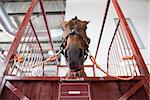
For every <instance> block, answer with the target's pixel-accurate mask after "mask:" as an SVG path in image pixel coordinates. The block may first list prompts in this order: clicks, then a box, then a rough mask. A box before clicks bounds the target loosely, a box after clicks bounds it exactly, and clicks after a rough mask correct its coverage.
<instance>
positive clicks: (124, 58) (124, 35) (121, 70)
mask: <svg viewBox="0 0 150 100" xmlns="http://www.w3.org/2000/svg"><path fill="white" fill-rule="evenodd" d="M112 4H113V6H114V8H115V11H116V13H117V15H118V25H117V26H116V30H115V33H114V36H113V38H112V41H111V44H110V47H109V50H108V56H107V71H108V73H109V74H111V75H115V76H131V74H132V73H133V71H134V68H135V76H137V75H144V76H145V75H146V76H147V75H148V74H149V73H148V69H147V67H146V64H145V62H144V60H143V57H142V55H141V53H140V50H139V48H138V46H137V43H136V41H135V39H134V37H133V35H132V32H131V30H130V28H129V26H128V23H127V21H126V19H125V17H124V15H123V13H122V11H121V9H120V6H119V4H118V2H117V0H112Z"/></svg>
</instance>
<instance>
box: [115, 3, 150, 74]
mask: <svg viewBox="0 0 150 100" xmlns="http://www.w3.org/2000/svg"><path fill="white" fill-rule="evenodd" d="M112 2H113V5H114V7H115V10H116V12H117V14H118V17H119V19H120V23H121V25H122V27H123V29H124V31H125V33H126V36H127V39H128V41H129V44H130V47H131V49H132V51H133V55H134V56H135V58H136V63H137V66H138V68H139V70H140V73H141V75H148V74H149V72H148V69H147V67H146V64H145V62H144V59H143V57H142V55H141V53H140V50H139V48H138V46H137V44H136V41H135V39H134V37H133V35H132V32H131V30H130V28H129V26H128V24H127V21H126V20H125V17H124V15H123V13H122V10H121V8H120V6H119V4H118V2H117V0H112Z"/></svg>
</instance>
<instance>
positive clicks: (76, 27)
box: [63, 17, 89, 77]
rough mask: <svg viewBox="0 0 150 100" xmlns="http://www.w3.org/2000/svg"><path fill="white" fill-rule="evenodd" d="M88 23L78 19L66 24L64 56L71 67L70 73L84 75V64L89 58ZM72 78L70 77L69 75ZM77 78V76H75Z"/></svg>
mask: <svg viewBox="0 0 150 100" xmlns="http://www.w3.org/2000/svg"><path fill="white" fill-rule="evenodd" d="M88 23H89V22H88V21H81V20H79V19H77V17H75V18H73V19H72V20H69V21H67V22H64V28H65V29H64V30H65V33H66V37H65V40H64V42H63V47H64V49H65V50H64V55H65V58H66V61H67V64H68V66H69V69H70V72H73V73H74V72H75V74H76V73H78V72H80V73H78V76H81V77H82V76H84V75H83V73H84V72H83V63H84V61H85V60H86V58H87V54H86V52H87V51H88V45H89V38H88V37H87V34H86V29H87V24H88ZM69 76H70V75H69ZM74 76H76V75H74Z"/></svg>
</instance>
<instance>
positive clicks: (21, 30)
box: [3, 0, 37, 74]
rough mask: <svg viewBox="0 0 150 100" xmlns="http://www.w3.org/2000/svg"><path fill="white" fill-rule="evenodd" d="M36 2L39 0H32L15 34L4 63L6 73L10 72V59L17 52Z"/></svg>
mask: <svg viewBox="0 0 150 100" xmlns="http://www.w3.org/2000/svg"><path fill="white" fill-rule="evenodd" d="M36 3H37V0H32V3H31V5H30V8H29V9H28V11H27V12H28V13H26V15H25V18H24V20H23V22H22V24H21V26H20V28H19V30H18V32H17V34H16V36H15V39H14V41H13V43H12V45H11V47H10V49H9V52H8V55H7V57H6V59H5V61H4V65H3V67H4V68H5V73H4V74H6V73H8V69H9V68H8V67H7V65H8V64H9V61H10V59H11V57H12V56H13V55H14V54H15V53H16V50H17V47H18V45H19V43H20V40H21V38H22V36H23V33H24V31H25V29H26V26H27V25H28V22H29V20H30V17H31V15H32V12H33V9H34V7H35V5H36Z"/></svg>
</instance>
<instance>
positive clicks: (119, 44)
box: [116, 30, 129, 76]
mask: <svg viewBox="0 0 150 100" xmlns="http://www.w3.org/2000/svg"><path fill="white" fill-rule="evenodd" d="M118 31H119V30H118ZM118 35H119V36H118ZM116 36H117V41H118V46H119V49H120V53H121V56H123V51H122V47H121V43H122V42H121V40H122V39H121V37H120V33H119V32H118V34H117V35H116ZM119 37H120V39H119ZM119 40H120V41H119ZM120 42H121V43H120ZM123 50H124V49H123ZM123 63H124V64H125V62H123ZM126 71H127V76H129V74H128V70H127V68H126Z"/></svg>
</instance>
